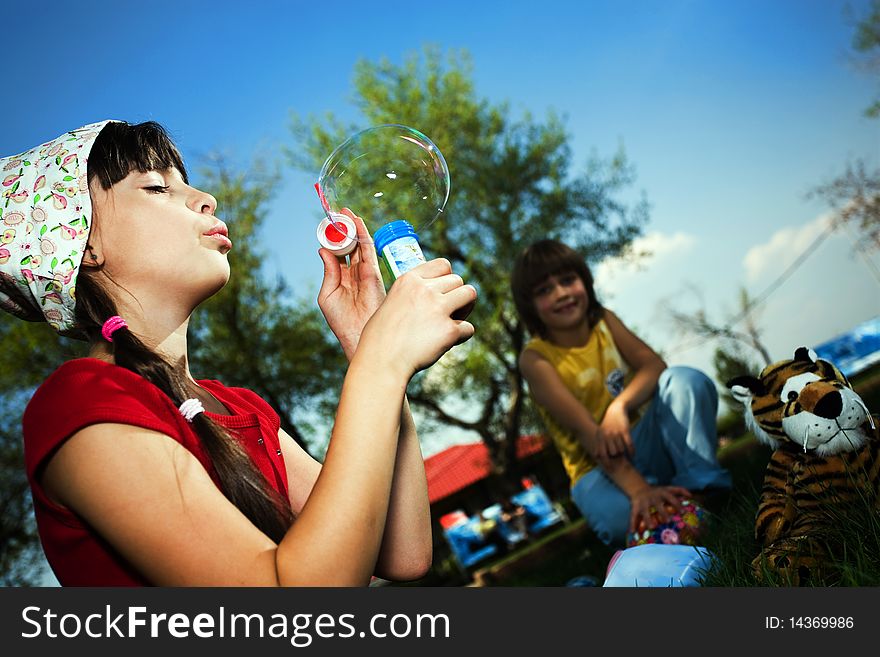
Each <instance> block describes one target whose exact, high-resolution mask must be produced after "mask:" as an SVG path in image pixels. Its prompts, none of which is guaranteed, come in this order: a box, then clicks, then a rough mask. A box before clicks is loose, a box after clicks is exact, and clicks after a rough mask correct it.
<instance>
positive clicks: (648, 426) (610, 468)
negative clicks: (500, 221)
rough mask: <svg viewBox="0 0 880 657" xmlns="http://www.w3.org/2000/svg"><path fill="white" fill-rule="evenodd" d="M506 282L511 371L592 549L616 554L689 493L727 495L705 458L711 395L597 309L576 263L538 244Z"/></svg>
mask: <svg viewBox="0 0 880 657" xmlns="http://www.w3.org/2000/svg"><path fill="white" fill-rule="evenodd" d="M511 282H512V288H513V297H514V302H515V304H516V308H517V311H518V313H519V315H520V318H521V319H522V321H523V323H524V324H525V325H526V327H527V328H528V329H529V332H530V333H531V334H532V336H533V337H532V339H531V341H529V342H528V343H527V344H526V346H525V348H524V349H523V351H522V353H521V355H520V359H519V365H520V370H521V371H522V374H523V377H524V378H525V379H526V381H527V382H528V384H529V391H530V393H531V395H532V397H533V399H534V400H535V402H536V405H537V407H538V411H539V413H540V415H541V417H542V419H543V421H544V423H545V425H546V428H547V431H548V433H549V434H550V436H551V437H552V438H553V442H554V444H555V446H556V448H557V449H558V450H559V453H560V455H561V457H562V462H563V464H564V466H565V468H566V471H567V473H568V476H569V479H570V481H571V486H572V498H573V500H574V502H575V504H576V505H577V507H578V509H579V510H580V512H581V513H582V514H583V516H584V517H585V518H586V520H587V522H588V523H589V525H590V526H591V527H592V528H593V530H594V531H595V532H596V534H597V535H598V536H599V538H600V539H602V540H603V541H604V542H605V543H607V544H616V545H622V544H624V541H625V539H626V534H627V532H628V531H634V530H636V529H638V528H640V527H643V528H644V527H648V528H654V527H655V526H656V519H658V518H659V520H661V521H665V520H667V519H668V513H667V509H668V508H674V509H679V508H680V504H681V501H682V500H683V499H684V498H687V497H691V495H692V492H693V493H694V494H696V493H700V494H708V492H709V491H718V490H726V489H729V488H730V477H729V474H728V473H727V472H726V471H725V470H723V469H722V468H721V466H720V465H719V464H718V460H717V458H716V455H715V452H716V447H717V442H718V437H717V434H716V431H715V413H716V410H717V405H718V396H717V393H716V391H715V386H714V385H713V384H712V382H711V381H710V380H709V379H708V377H706V375H705V374H703V373H702V372H699V371H698V370H694V369H691V368H688V367H669V368H667V367H666V364H665V363H664V362H663V361H662V360H661V359H660V357H659V356H658V355H657V354H656V353H655V352H654V351H653V350H652V349H651V348H650V347H649V346H648V345H646V344H645V343H644V342H642V340H640V339H639V338H638V337H637V336H636V335H635V334H633V333H632V332H631V331H630V330H629V329H628V328H627V327H626V326H624V324H623V322H621V321H620V319H618V318H617V316H616V315H615V314H614V313H612V312H611V311H610V310H608V309H606V308H603V307H602V305H601V304H600V303H599V301H598V300H597V298H596V293H595V291H594V290H593V278H592V276H591V274H590V270H589V269H588V268H587V265H586V263H585V262H584V259H583V257H582V256H580V255H579V254H578V253H577V252H576V251H574V250H573V249H571V248H569V247H568V246H566V245H564V244H561V243H560V242H556V241H553V240H543V241H540V242H537V243H535V244H533V245H531V246H529V247H528V248H526V249H525V250H524V251H523V252H522V253H521V254H520V255H519V257H518V258H517V260H516V263H515V264H514V268H513V275H512V278H511ZM597 465H598V466H599V467H596V466H597Z"/></svg>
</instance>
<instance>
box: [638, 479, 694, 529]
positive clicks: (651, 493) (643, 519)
mask: <svg viewBox="0 0 880 657" xmlns="http://www.w3.org/2000/svg"><path fill="white" fill-rule="evenodd" d="M689 497H691V492H690V491H689V490H688V489H686V488H682V487H681V486H645V487H644V488H641V489H639V490H638V491H636V492H635V493H634V494H633V495H632V496H631V497H630V499H629V501H630V505H631V506H632V511H631V512H630V517H629V531H630V532H632V531H635V530H637V529H638V530H639V531H642V530H644V529H654V528H655V527H657V524H658V523H660V524H662V523H664V522H668V521H669V519H670V518H671V517H672V515H673V514H674V513H675V512H676V511H680V510H681V501H682V500H684V499H687V498H689Z"/></svg>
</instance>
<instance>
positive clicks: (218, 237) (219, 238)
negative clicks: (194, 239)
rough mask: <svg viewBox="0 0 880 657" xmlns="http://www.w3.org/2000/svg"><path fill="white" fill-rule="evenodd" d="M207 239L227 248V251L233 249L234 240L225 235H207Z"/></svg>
mask: <svg viewBox="0 0 880 657" xmlns="http://www.w3.org/2000/svg"><path fill="white" fill-rule="evenodd" d="M205 237H208V238H209V239H212V240H214V241H217V242H220V243H221V244H223V245H225V246H226V249H227V250H229V249H231V248H232V240H230V239H229V238H228V237H226V235H224V234H223V233H214V234H213V235H205Z"/></svg>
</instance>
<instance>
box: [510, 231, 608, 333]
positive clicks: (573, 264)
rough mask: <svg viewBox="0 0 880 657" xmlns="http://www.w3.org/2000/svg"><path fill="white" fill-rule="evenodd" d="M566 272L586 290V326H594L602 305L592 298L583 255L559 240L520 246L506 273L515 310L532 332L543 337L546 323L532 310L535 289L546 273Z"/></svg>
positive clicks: (589, 279) (593, 290) (587, 269)
mask: <svg viewBox="0 0 880 657" xmlns="http://www.w3.org/2000/svg"><path fill="white" fill-rule="evenodd" d="M568 272H573V273H575V274H576V275H577V276H578V277H579V278H580V279H581V280H582V281H583V283H584V288H586V290H587V297H588V298H589V300H590V307H589V308H588V310H587V321H588V322H589V324H590V327H593V326H595V325H596V324H597V323H598V322H599V320H600V319H601V318H602V313H603V311H604V308H603V307H602V304H600V303H599V300H598V299H597V298H596V290H595V289H594V287H593V275H592V274H591V273H590V268H589V267H588V266H587V262H586V260H584V257H583V256H582V255H581V254H580V253H578V252H577V251H575V250H574V249H572V248H571V247H569V246H567V245H565V244H563V243H562V242H558V241H556V240H541V241H539V242H535V243H534V244H532V245H531V246H527V247H526V248H525V249H523V251H522V252H521V253H520V254H519V255H518V256H517V258H516V261H515V262H514V263H513V272H512V273H511V276H510V288H511V291H512V292H513V302H514V304H515V305H516V311H517V313H519V316H520V319H521V320H522V321H523V323H524V324H525V325H526V328H527V329H528V330H529V333H531V334H532V335H538V336H540V337H542V338H546V337H547V327H546V326H544V323H543V322H542V321H541V320H540V319H539V318H538V313H537V311H536V310H535V302H534V296H535V289H536V288H537V287H538V286H539V285H540V284H541V283H543V282H544V281H545V280H547V278H548V277H550V276H557V275H559V274H565V273H568Z"/></svg>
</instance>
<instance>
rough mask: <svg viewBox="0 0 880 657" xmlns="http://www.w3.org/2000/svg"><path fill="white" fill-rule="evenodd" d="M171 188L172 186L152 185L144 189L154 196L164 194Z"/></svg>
mask: <svg viewBox="0 0 880 657" xmlns="http://www.w3.org/2000/svg"><path fill="white" fill-rule="evenodd" d="M169 188H170V185H150V186H149V187H144V189H146V190H147V191H149V192H153V193H154V194H164V193H165V192H167V191H168V189H169Z"/></svg>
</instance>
